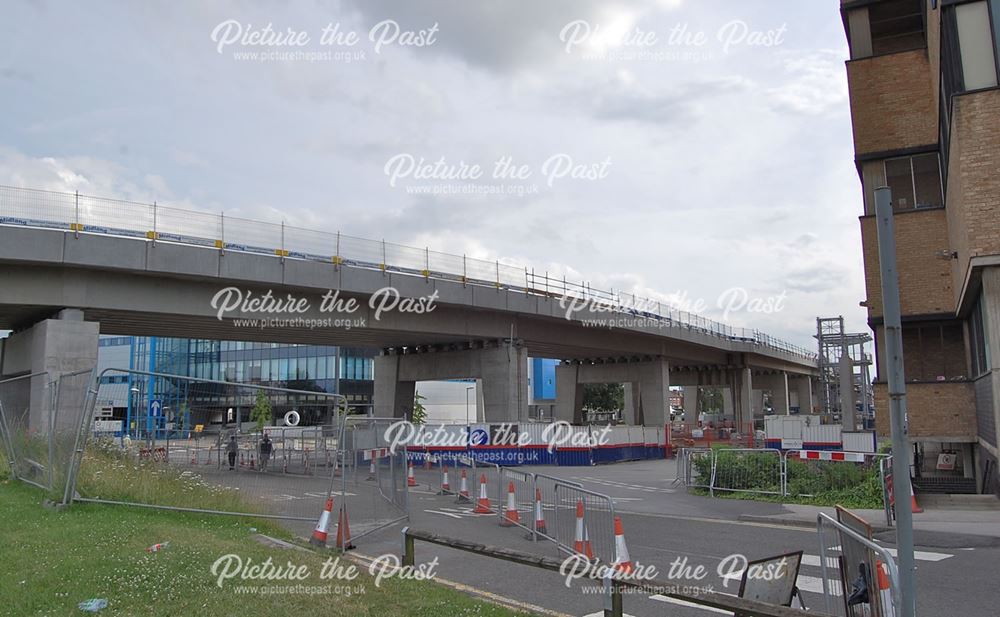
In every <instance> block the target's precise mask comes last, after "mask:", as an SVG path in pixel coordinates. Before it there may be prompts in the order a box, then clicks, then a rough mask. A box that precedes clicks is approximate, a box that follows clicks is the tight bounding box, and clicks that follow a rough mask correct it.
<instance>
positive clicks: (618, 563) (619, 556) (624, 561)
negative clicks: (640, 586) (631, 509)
mask: <svg viewBox="0 0 1000 617" xmlns="http://www.w3.org/2000/svg"><path fill="white" fill-rule="evenodd" d="M615 569H616V570H618V571H620V572H625V573H626V574H628V573H629V572H631V571H632V558H631V557H629V555H628V547H627V546H625V531H624V530H622V519H621V517H620V516H616V517H615Z"/></svg>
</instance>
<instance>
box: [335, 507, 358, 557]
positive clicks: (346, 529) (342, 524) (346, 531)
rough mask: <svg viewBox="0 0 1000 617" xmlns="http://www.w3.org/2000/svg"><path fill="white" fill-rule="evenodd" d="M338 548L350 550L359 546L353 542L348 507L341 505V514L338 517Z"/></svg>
mask: <svg viewBox="0 0 1000 617" xmlns="http://www.w3.org/2000/svg"><path fill="white" fill-rule="evenodd" d="M337 548H339V549H340V550H342V551H349V550H352V549H355V548H357V547H356V546H354V545H353V544H351V527H350V525H348V524H347V508H346V507H345V506H340V516H339V517H338V518H337Z"/></svg>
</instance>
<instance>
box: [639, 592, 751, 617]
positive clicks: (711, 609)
mask: <svg viewBox="0 0 1000 617" xmlns="http://www.w3.org/2000/svg"><path fill="white" fill-rule="evenodd" d="M649 599H650V600H656V601H657V602H667V603H669V604H676V605H677V606H687V607H690V608H700V609H701V610H703V611H709V612H711V613H722V614H723V615H732V614H733V611H726V610H723V609H721V608H715V607H714V606H704V605H702V604H695V603H694V602H687V601H685V600H678V599H677V598H671V597H670V596H664V595H660V594H656V595H655V596H649Z"/></svg>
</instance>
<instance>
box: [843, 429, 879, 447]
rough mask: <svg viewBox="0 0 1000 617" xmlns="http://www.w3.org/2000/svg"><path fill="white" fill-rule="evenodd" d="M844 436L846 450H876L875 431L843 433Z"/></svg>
mask: <svg viewBox="0 0 1000 617" xmlns="http://www.w3.org/2000/svg"><path fill="white" fill-rule="evenodd" d="M843 438H844V443H843V447H844V450H846V451H848V452H874V451H875V432H874V431H861V432H851V433H843Z"/></svg>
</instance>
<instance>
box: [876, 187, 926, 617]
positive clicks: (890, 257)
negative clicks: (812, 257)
mask: <svg viewBox="0 0 1000 617" xmlns="http://www.w3.org/2000/svg"><path fill="white" fill-rule="evenodd" d="M875 219H876V224H877V226H878V261H879V271H880V273H881V275H882V306H883V311H882V313H883V318H884V320H885V356H884V358H883V359H884V361H885V372H886V375H887V377H888V379H887V381H888V385H889V421H890V423H889V426H890V430H891V432H892V484H893V492H894V493H895V496H896V523H897V524H896V549H897V551H898V556H899V583H900V585H899V586H900V592H901V593H900V595H901V596H902V598H903V606H901V607H899V612H898V613H897V615H898V617H914V616H915V615H916V612H917V608H916V603H917V602H916V587H915V586H914V569H915V568H914V563H913V513H912V511H911V509H910V491H911V490H912V489H911V488H910V465H909V459H910V440H909V437H908V436H907V423H906V379H905V377H904V375H903V333H902V325H901V323H900V309H899V275H898V271H897V270H896V236H895V231H894V230H893V219H892V190H891V189H889V188H887V187H884V186H883V187H880V188H878V189H876V190H875Z"/></svg>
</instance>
